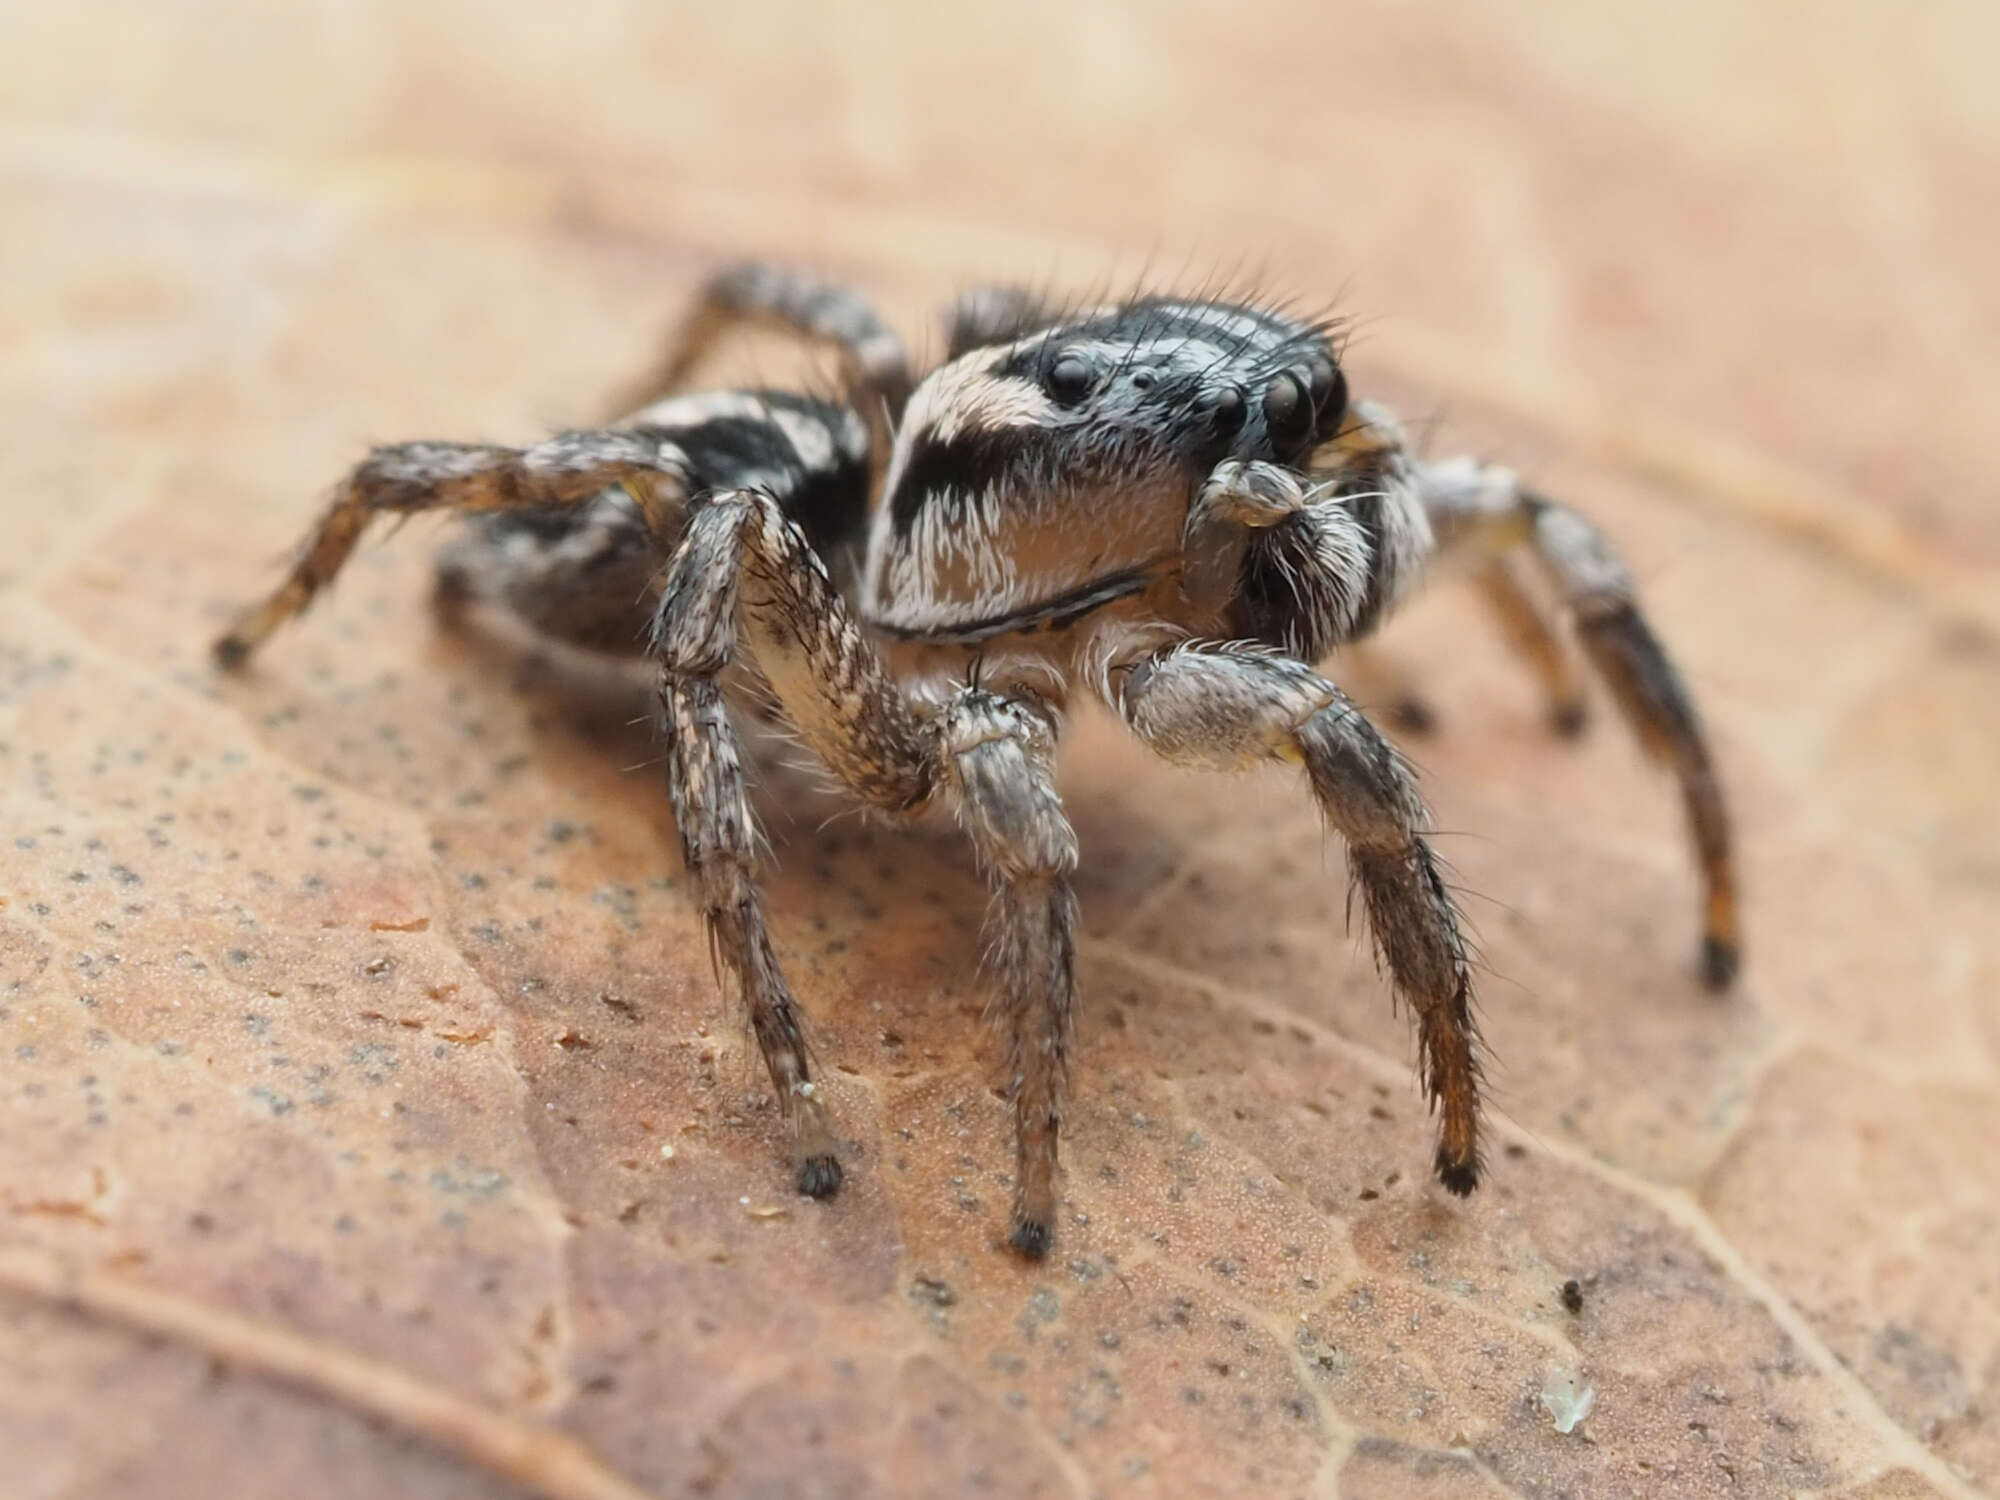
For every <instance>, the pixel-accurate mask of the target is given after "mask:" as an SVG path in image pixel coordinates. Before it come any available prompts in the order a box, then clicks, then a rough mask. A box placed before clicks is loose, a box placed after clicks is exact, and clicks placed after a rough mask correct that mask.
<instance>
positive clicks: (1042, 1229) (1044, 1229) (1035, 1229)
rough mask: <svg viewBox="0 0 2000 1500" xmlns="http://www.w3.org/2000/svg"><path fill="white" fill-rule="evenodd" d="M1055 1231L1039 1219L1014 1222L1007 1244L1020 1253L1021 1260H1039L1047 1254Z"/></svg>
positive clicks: (1053, 1239)
mask: <svg viewBox="0 0 2000 1500" xmlns="http://www.w3.org/2000/svg"><path fill="white" fill-rule="evenodd" d="M1055 1237H1056V1236H1055V1231H1054V1230H1053V1229H1051V1228H1049V1226H1048V1224H1047V1222H1046V1221H1044V1220H1041V1219H1021V1220H1018V1221H1016V1223H1015V1225H1014V1229H1013V1232H1012V1233H1011V1234H1009V1235H1008V1236H1007V1243H1008V1244H1010V1245H1012V1246H1013V1247H1014V1248H1015V1249H1016V1250H1018V1251H1019V1252H1020V1253H1021V1256H1022V1258H1023V1259H1026V1260H1040V1259H1041V1258H1042V1257H1043V1256H1045V1255H1047V1254H1048V1253H1049V1246H1050V1245H1051V1244H1053V1243H1054V1241H1055Z"/></svg>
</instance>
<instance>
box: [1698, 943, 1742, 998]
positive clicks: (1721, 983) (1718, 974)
mask: <svg viewBox="0 0 2000 1500" xmlns="http://www.w3.org/2000/svg"><path fill="white" fill-rule="evenodd" d="M1742 967H1743V950H1742V949H1740V948H1738V947H1737V946H1736V944H1734V943H1731V942H1726V941H1724V940H1723V939H1721V938H1718V937H1706V938H1703V939H1702V940H1701V980H1702V983H1703V984H1705V985H1707V986H1708V987H1709V988H1710V989H1712V990H1726V989H1728V988H1729V987H1730V986H1731V985H1732V984H1734V983H1735V982H1736V971H1737V970H1738V969H1740V968H1742Z"/></svg>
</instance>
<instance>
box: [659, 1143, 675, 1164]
mask: <svg viewBox="0 0 2000 1500" xmlns="http://www.w3.org/2000/svg"><path fill="white" fill-rule="evenodd" d="M660 1155H661V1157H663V1158H664V1159H665V1160H667V1161H672V1160H673V1159H674V1143H673V1142H672V1141H668V1142H667V1143H666V1145H664V1146H662V1147H660Z"/></svg>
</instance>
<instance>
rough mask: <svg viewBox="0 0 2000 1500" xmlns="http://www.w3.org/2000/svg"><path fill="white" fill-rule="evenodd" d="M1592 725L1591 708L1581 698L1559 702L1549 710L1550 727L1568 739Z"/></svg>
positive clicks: (1573, 737)
mask: <svg viewBox="0 0 2000 1500" xmlns="http://www.w3.org/2000/svg"><path fill="white" fill-rule="evenodd" d="M1589 727H1590V709H1589V707H1588V706H1587V705H1586V704H1585V703H1584V701H1583V700H1582V699H1581V698H1578V699H1574V700H1572V701H1571V702H1568V703H1558V704H1556V705H1555V706H1554V707H1553V708H1551V709H1550V710H1549V728H1550V729H1552V730H1554V731H1555V732H1556V733H1557V734H1559V735H1561V736H1562V737H1563V738H1564V739H1566V740H1573V739H1575V738H1576V737H1577V736H1578V735H1580V734H1582V733H1583V731H1584V730H1585V729H1587V728H1589Z"/></svg>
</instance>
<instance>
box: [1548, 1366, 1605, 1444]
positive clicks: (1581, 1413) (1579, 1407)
mask: <svg viewBox="0 0 2000 1500" xmlns="http://www.w3.org/2000/svg"><path fill="white" fill-rule="evenodd" d="M1596 1405H1597V1392H1596V1390H1595V1389H1594V1388H1592V1387H1591V1386H1588V1385H1585V1384H1584V1383H1583V1382H1582V1381H1581V1380H1579V1379H1578V1378H1577V1376H1576V1375H1575V1373H1574V1372H1572V1371H1557V1372H1555V1373H1554V1374H1551V1375H1550V1376H1549V1377H1548V1379H1546V1380H1544V1381H1543V1382H1542V1410H1543V1411H1545V1412H1547V1413H1548V1414H1549V1418H1550V1420H1552V1421H1553V1422H1554V1423H1555V1426H1556V1431H1557V1432H1561V1433H1571V1432H1575V1431H1576V1429H1577V1428H1578V1427H1580V1426H1581V1425H1582V1424H1583V1419H1584V1418H1585V1417H1587V1416H1589V1415H1590V1412H1591V1408H1592V1407H1594V1406H1596Z"/></svg>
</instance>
